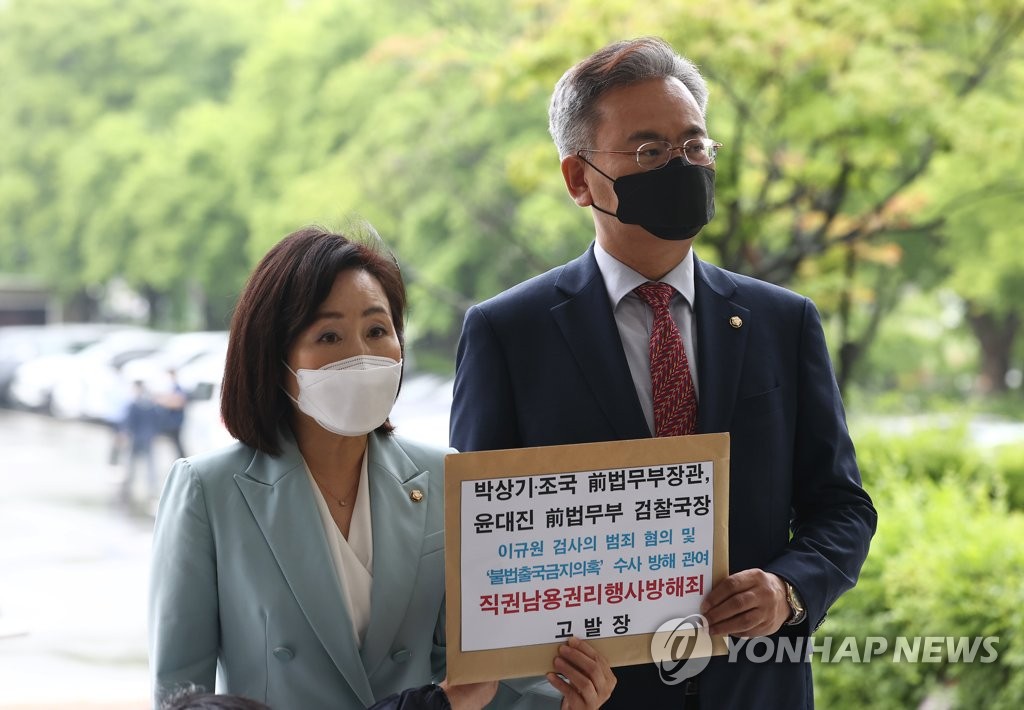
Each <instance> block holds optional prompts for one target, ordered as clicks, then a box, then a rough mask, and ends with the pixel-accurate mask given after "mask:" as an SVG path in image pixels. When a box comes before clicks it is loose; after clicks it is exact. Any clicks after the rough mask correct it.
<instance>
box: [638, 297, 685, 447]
mask: <svg viewBox="0 0 1024 710" xmlns="http://www.w3.org/2000/svg"><path fill="white" fill-rule="evenodd" d="M633 292H634V293H636V295H638V296H639V297H640V298H642V299H643V300H644V301H645V302H646V303H647V305H648V306H650V307H651V310H652V311H654V326H653V327H652V328H651V350H650V353H651V394H652V396H653V399H654V435H655V436H679V435H680V434H692V433H693V432H694V430H695V429H696V428H697V394H696V392H695V391H694V389H693V378H692V377H690V364H689V362H687V360H686V350H685V349H684V348H683V339H682V338H681V337H680V336H679V328H677V327H676V324H675V321H673V320H672V314H671V313H669V310H668V304H669V301H671V300H672V295H673V294H674V293H675V292H676V291H675V289H674V288H672V287H671V286H669V285H668V284H665V283H646V284H644V285H643V286H637V287H636V288H635V289H633Z"/></svg>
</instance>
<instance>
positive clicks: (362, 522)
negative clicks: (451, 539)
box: [149, 227, 614, 710]
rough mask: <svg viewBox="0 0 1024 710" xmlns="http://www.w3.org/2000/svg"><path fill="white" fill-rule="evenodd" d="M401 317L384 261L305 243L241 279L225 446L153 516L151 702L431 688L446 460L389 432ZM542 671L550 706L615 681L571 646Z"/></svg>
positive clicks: (172, 480) (440, 600) (582, 648)
mask: <svg viewBox="0 0 1024 710" xmlns="http://www.w3.org/2000/svg"><path fill="white" fill-rule="evenodd" d="M405 307H406V295H405V286H404V284H403V282H402V277H401V273H400V271H399V268H398V264H397V262H396V261H395V260H394V257H393V256H391V255H390V254H389V253H386V250H382V249H380V248H379V247H376V246H374V247H371V246H368V245H366V244H363V243H360V242H356V241H352V240H350V239H348V238H346V237H344V236H342V235H339V234H334V233H331V232H328V231H326V230H323V229H319V228H315V227H309V228H305V229H302V230H299V231H297V232H295V233H293V234H290V235H289V236H287V237H285V238H284V239H283V240H282V241H281V242H279V243H278V244H277V245H276V246H274V247H273V248H272V249H271V250H270V251H269V252H268V253H267V255H266V256H265V257H264V258H263V259H262V261H261V262H260V263H259V264H258V265H257V267H256V269H255V270H254V272H253V273H252V275H251V277H250V279H249V281H248V283H247V285H246V287H245V289H244V290H243V292H242V294H241V297H240V299H239V302H238V305H237V308H236V310H235V313H234V316H233V318H232V323H231V332H230V338H229V345H228V351H227V359H226V365H225V373H224V380H223V386H222V396H221V412H222V415H223V419H224V422H225V425H226V426H227V428H228V430H229V431H230V432H231V434H232V435H233V436H234V437H235V438H236V439H237V440H238V442H239V443H237V444H235V445H233V446H230V447H228V448H226V449H223V450H221V451H218V452H214V453H210V454H203V455H199V456H194V457H192V458H188V459H181V460H179V461H177V462H176V463H175V464H174V466H173V468H172V470H171V473H170V476H169V478H168V480H167V483H166V487H165V490H164V494H163V497H162V499H161V501H160V506H159V511H158V513H157V519H156V527H155V533H154V549H153V567H152V575H151V584H150V602H149V627H150V657H149V661H150V668H151V670H152V676H153V684H154V694H155V698H156V701H157V703H158V704H159V701H160V699H161V698H162V697H163V696H165V695H166V694H167V693H169V692H173V691H174V690H175V689H176V688H179V687H181V686H183V685H188V684H195V685H198V686H201V687H204V688H213V687H214V681H215V677H219V678H220V684H219V685H218V686H217V690H218V691H219V692H225V693H232V694H241V695H244V696H247V697H250V698H254V699H257V700H259V701H260V702H264V703H266V704H268V705H270V706H271V707H274V708H281V709H282V710H284V709H291V708H301V709H302V710H318V709H321V708H322V709H323V710H337V709H339V708H342V709H344V708H360V709H361V708H365V707H368V706H370V705H372V704H373V703H374V702H377V701H378V700H380V699H382V698H385V697H387V696H388V695H391V694H393V693H400V692H402V691H403V690H404V689H407V688H415V687H418V686H422V685H424V684H426V683H430V682H431V681H433V680H437V679H439V678H441V677H443V674H444V669H445V638H444V519H443V517H444V516H443V514H444V500H443V475H444V456H445V454H446V453H447V452H446V451H444V450H440V449H434V448H431V447H428V446H424V445H421V444H416V443H413V442H411V441H409V440H406V439H403V438H402V437H399V436H396V435H395V434H394V427H393V426H392V424H391V422H390V420H389V415H390V412H391V408H392V406H393V405H394V402H395V398H396V397H397V395H398V390H399V384H400V382H401V377H402V366H403V353H404V337H403V334H404V327H405ZM553 669H554V670H555V671H557V672H558V673H560V674H562V675H563V676H565V677H566V678H568V680H569V681H570V683H571V684H572V685H571V686H570V685H567V684H565V683H564V682H562V681H561V680H557V682H556V681H552V685H555V687H556V688H558V689H559V690H560V692H562V693H563V694H564V695H565V696H566V697H567V698H568V700H567V707H573V708H594V707H597V706H598V705H600V703H601V702H602V701H603V700H604V699H606V698H607V697H608V695H609V694H610V692H611V686H612V685H613V684H614V676H613V675H612V673H611V670H610V668H609V667H608V664H607V662H606V661H605V660H604V659H603V658H602V657H601V656H600V655H599V654H597V653H596V651H594V649H593V648H592V647H590V646H589V645H588V644H586V643H585V642H583V641H576V642H574V643H573V644H572V645H563V646H562V647H561V649H560V651H559V656H558V658H557V659H555V661H554V668H553ZM502 691H503V696H504V698H506V699H508V701H509V702H511V701H512V700H514V699H517V698H518V695H517V693H515V691H512V690H511V688H505V687H503V688H502ZM499 700H502V696H499ZM502 702H504V700H502Z"/></svg>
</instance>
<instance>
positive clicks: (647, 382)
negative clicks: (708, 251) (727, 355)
mask: <svg viewBox="0 0 1024 710" xmlns="http://www.w3.org/2000/svg"><path fill="white" fill-rule="evenodd" d="M594 257H595V258H596V259H597V268H598V269H599V270H600V271H601V277H602V278H603V279H604V285H605V288H606V289H607V290H608V301H609V303H611V306H612V313H613V314H614V315H615V325H616V326H617V327H618V329H619V338H620V339H621V340H622V349H623V350H624V351H625V352H626V362H627V363H628V364H629V372H630V374H631V375H632V377H633V385H634V386H635V387H636V394H637V397H639V399H640V407H641V408H642V409H643V410H644V417H646V419H647V427H648V428H649V429H650V430H651V433H652V435H653V433H654V397H653V395H652V394H651V359H650V352H651V349H650V346H651V328H652V327H653V325H654V312H653V311H652V310H651V308H650V306H648V305H647V303H646V302H645V301H644V300H643V299H642V298H640V297H639V296H638V295H636V294H635V293H633V289H635V288H636V287H637V286H642V285H643V284H645V283H647V282H648V281H649V280H650V279H648V278H646V277H645V276H642V275H641V274H639V273H637V272H636V271H634V270H633V269H631V268H629V267H628V266H626V265H625V264H623V263H622V262H621V261H619V260H618V259H616V258H615V257H613V256H612V255H611V254H609V253H608V252H606V251H605V250H604V249H602V248H601V245H600V244H598V243H596V242H595V243H594ZM661 283H667V284H669V285H670V286H672V287H673V288H674V289H675V290H676V294H675V295H674V296H673V297H672V301H671V303H669V313H671V315H672V320H673V321H675V324H676V327H677V328H679V333H680V335H681V336H682V338H683V348H684V349H685V350H686V360H687V362H688V363H689V365H690V377H692V378H693V390H694V394H696V395H697V397H698V401H699V399H700V388H699V387H698V386H697V324H696V319H695V318H694V316H693V297H694V286H693V250H692V249H691V250H690V251H688V252H687V253H686V257H685V258H684V259H683V260H682V261H680V262H679V263H678V264H677V265H676V266H675V268H673V269H672V270H671V271H669V272H668V273H667V274H665V275H664V276H663V277H662V278H661Z"/></svg>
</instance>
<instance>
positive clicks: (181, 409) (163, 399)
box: [157, 370, 188, 459]
mask: <svg viewBox="0 0 1024 710" xmlns="http://www.w3.org/2000/svg"><path fill="white" fill-rule="evenodd" d="M167 376H168V378H170V389H169V391H168V392H165V393H163V394H161V395H160V396H159V397H158V398H157V403H158V404H159V405H160V407H161V408H162V415H163V416H162V417H161V423H162V426H161V430H160V433H161V434H163V435H164V436H166V437H167V438H168V439H170V440H171V443H172V444H174V449H175V451H176V452H177V455H178V458H182V459H183V458H185V447H184V446H182V444H181V428H182V426H183V425H184V424H185V405H186V404H188V395H187V394H186V393H185V388H184V387H182V386H181V383H180V382H178V373H177V372H176V371H175V370H168V371H167Z"/></svg>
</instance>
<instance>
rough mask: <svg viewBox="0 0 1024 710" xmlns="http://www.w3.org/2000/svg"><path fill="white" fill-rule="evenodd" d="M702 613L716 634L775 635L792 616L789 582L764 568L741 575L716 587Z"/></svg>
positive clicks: (743, 572)
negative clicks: (788, 597)
mask: <svg viewBox="0 0 1024 710" xmlns="http://www.w3.org/2000/svg"><path fill="white" fill-rule="evenodd" d="M700 612H701V614H703V615H704V618H706V619H707V620H708V626H709V627H710V629H709V630H710V633H712V634H714V635H722V636H724V635H729V636H740V637H744V638H750V637H753V636H767V635H769V634H773V633H775V632H776V631H778V630H779V629H780V628H782V625H783V624H784V623H786V620H787V619H789V616H790V608H789V602H788V601H787V600H786V583H785V582H783V581H782V579H781V578H780V577H779V576H778V575H775V574H772V573H771V572H765V571H764V570H760V569H746V570H743V571H742V572H737V573H736V574H732V575H729V576H728V577H726V578H725V579H723V580H722V581H721V582H719V583H718V584H716V585H715V587H714V589H712V590H711V593H710V594H708V595H707V597H705V599H704V603H703V604H701V605H700Z"/></svg>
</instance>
